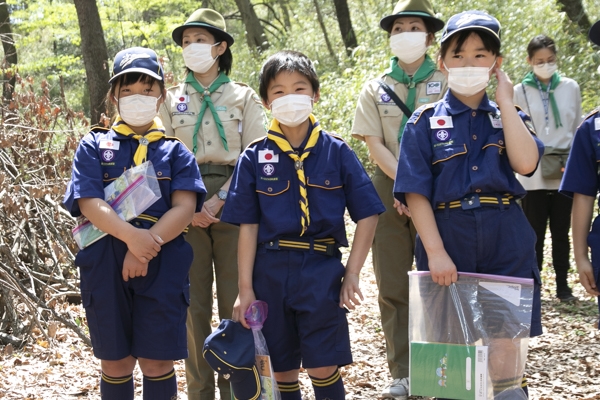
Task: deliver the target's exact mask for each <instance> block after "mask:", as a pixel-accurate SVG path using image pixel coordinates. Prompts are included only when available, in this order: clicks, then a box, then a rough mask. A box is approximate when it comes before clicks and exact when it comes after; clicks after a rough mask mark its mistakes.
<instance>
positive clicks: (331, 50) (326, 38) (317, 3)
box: [313, 0, 337, 60]
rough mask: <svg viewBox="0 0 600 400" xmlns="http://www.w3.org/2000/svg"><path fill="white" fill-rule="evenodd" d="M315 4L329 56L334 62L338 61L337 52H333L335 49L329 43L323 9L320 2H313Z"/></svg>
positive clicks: (316, 0) (317, 0) (314, 0)
mask: <svg viewBox="0 0 600 400" xmlns="http://www.w3.org/2000/svg"><path fill="white" fill-rule="evenodd" d="M313 2H314V4H315V9H316V10H317V20H318V21H319V25H320V26H321V30H322V31H323V36H324V37H325V44H326V45H327V50H329V55H330V56H331V58H333V59H334V60H337V57H336V55H335V52H334V51H333V47H331V43H329V36H328V35H327V29H326V28H325V22H324V21H323V15H322V14H321V7H319V0H313Z"/></svg>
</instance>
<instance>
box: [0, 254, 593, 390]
mask: <svg viewBox="0 0 600 400" xmlns="http://www.w3.org/2000/svg"><path fill="white" fill-rule="evenodd" d="M546 256H547V257H546V259H548V260H550V259H551V257H550V254H549V249H547V254H546ZM573 266H574V264H573ZM551 270H552V267H551V266H546V267H545V269H544V271H543V274H542V276H543V281H544V285H543V289H542V319H543V325H544V334H543V335H542V336H539V337H536V338H533V339H531V340H530V342H529V353H528V361H527V377H528V381H529V393H530V398H531V399H534V400H562V399H569V400H570V399H580V400H600V331H598V330H597V329H596V327H595V326H594V324H595V323H596V321H597V315H598V307H597V305H596V300H595V299H593V298H591V297H589V296H587V295H586V294H585V292H584V290H583V288H582V286H581V285H580V284H579V283H578V278H577V274H576V273H574V272H571V273H570V276H569V282H570V284H571V286H572V287H573V288H574V294H575V296H577V298H578V299H579V300H578V302H576V303H574V304H563V303H560V302H559V301H558V300H557V299H556V298H555V296H554V290H555V286H554V277H553V273H551V272H550V271H551ZM361 288H362V292H363V294H364V296H365V301H364V303H363V304H362V305H361V306H360V307H358V309H357V310H356V311H354V312H352V313H350V314H349V317H348V319H349V324H350V335H351V342H352V350H353V355H354V364H352V365H350V366H347V367H344V368H343V369H342V376H343V378H344V382H345V387H346V391H347V396H346V398H347V399H349V400H362V399H378V398H379V395H380V393H381V391H382V390H383V389H384V388H385V387H386V386H387V385H388V384H389V383H390V381H391V377H390V375H389V372H388V367H387V362H386V359H385V341H384V337H383V332H382V330H381V323H380V319H379V308H378V305H377V286H376V283H375V277H374V275H373V267H372V263H371V258H370V257H369V259H368V260H367V263H366V264H365V267H364V269H363V272H362V276H361ZM63 307H65V308H71V312H73V313H75V314H77V315H83V310H82V309H81V306H80V305H70V304H68V303H64V305H63ZM213 325H214V326H215V327H216V326H217V325H218V321H217V319H214V320H213ZM54 331H56V332H54ZM36 333H37V335H38V337H39V339H38V340H37V342H36V343H30V344H27V345H26V346H24V347H23V348H22V349H18V350H13V349H12V348H11V347H10V346H6V347H4V348H0V399H27V400H51V399H61V400H62V399H99V398H100V395H99V381H98V378H99V375H100V368H99V362H98V360H97V359H95V358H94V356H93V355H92V351H91V348H90V347H87V346H85V345H84V344H83V343H82V341H81V339H80V338H79V337H77V336H76V335H75V334H74V333H73V332H72V331H70V330H67V329H66V328H64V327H61V326H58V327H57V329H52V332H49V333H50V336H52V337H53V339H52V340H51V341H50V342H48V341H45V340H44V339H43V337H44V336H43V335H42V334H41V332H36ZM175 369H176V372H177V377H178V385H179V399H186V398H187V394H186V388H185V370H184V364H183V361H178V362H177V363H176V367H175ZM134 374H135V382H136V389H135V390H136V399H141V398H142V396H141V393H142V387H141V381H142V374H141V371H140V370H139V368H136V370H135V372H134ZM300 384H301V387H302V391H303V393H304V398H305V399H306V400H311V399H314V396H313V395H312V388H311V385H310V380H309V379H308V376H307V375H306V373H302V374H301V379H300ZM217 398H218V395H217Z"/></svg>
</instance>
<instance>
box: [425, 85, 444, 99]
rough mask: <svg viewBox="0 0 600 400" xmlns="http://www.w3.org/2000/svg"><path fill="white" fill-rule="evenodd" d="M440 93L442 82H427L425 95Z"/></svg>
mask: <svg viewBox="0 0 600 400" xmlns="http://www.w3.org/2000/svg"><path fill="white" fill-rule="evenodd" d="M441 92H442V82H427V87H426V88H425V94H427V95H428V96H429V95H430V94H440V93H441Z"/></svg>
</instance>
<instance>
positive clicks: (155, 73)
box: [108, 47, 165, 83]
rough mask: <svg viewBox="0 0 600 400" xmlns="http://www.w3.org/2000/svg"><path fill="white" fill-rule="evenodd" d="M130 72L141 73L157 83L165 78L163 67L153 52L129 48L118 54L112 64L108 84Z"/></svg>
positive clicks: (139, 48)
mask: <svg viewBox="0 0 600 400" xmlns="http://www.w3.org/2000/svg"><path fill="white" fill-rule="evenodd" d="M130 72H141V73H142V74H146V75H150V76H151V77H153V78H154V79H158V80H159V81H162V80H163V79H164V77H165V74H164V71H163V67H162V65H161V63H160V61H158V56H157V55H156V53H155V52H154V50H150V49H147V48H145V47H131V48H129V49H125V50H121V51H120V52H118V53H117V55H116V56H115V61H114V62H113V76H112V78H110V80H109V81H108V82H109V83H110V82H112V81H114V80H115V79H116V78H117V77H118V76H120V75H123V74H128V73H130Z"/></svg>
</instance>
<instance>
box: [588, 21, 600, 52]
mask: <svg viewBox="0 0 600 400" xmlns="http://www.w3.org/2000/svg"><path fill="white" fill-rule="evenodd" d="M588 36H589V38H590V40H591V41H592V43H594V44H596V45H598V46H600V21H597V22H596V23H595V24H594V25H592V27H591V28H590V31H589V33H588Z"/></svg>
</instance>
